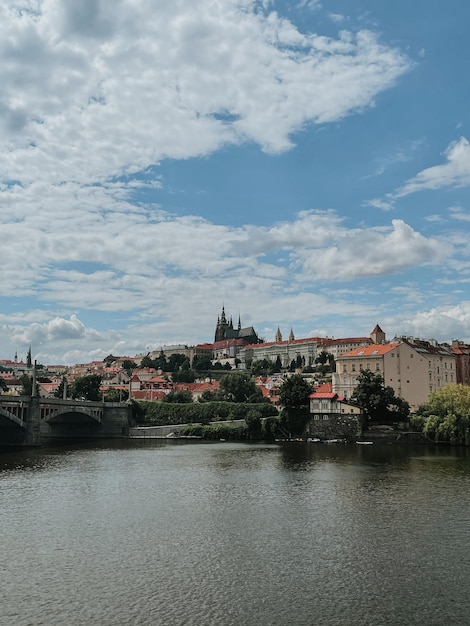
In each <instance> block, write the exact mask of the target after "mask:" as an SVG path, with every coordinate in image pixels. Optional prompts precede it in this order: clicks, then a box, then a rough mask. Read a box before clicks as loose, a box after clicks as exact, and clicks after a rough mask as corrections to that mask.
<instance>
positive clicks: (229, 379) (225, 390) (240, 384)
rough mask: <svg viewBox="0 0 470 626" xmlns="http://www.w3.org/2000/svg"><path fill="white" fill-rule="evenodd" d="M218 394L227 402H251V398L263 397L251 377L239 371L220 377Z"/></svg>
mask: <svg viewBox="0 0 470 626" xmlns="http://www.w3.org/2000/svg"><path fill="white" fill-rule="evenodd" d="M220 394H221V395H222V397H223V399H224V400H226V401H229V402H253V398H259V396H260V395H261V398H262V397H263V396H262V393H261V390H260V389H258V387H257V386H256V385H255V381H254V380H253V379H252V378H251V376H250V375H249V374H247V373H246V372H239V371H235V372H233V373H231V374H225V375H224V376H222V378H221V379H220ZM255 401H256V400H255Z"/></svg>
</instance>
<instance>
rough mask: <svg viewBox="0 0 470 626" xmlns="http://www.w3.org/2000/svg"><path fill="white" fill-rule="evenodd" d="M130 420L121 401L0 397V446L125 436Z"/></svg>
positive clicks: (35, 444) (128, 410)
mask: <svg viewBox="0 0 470 626" xmlns="http://www.w3.org/2000/svg"><path fill="white" fill-rule="evenodd" d="M130 422H131V408H130V406H129V405H128V404H124V403H119V402H88V401H78V400H70V399H66V400H60V399H55V398H40V397H39V396H33V397H28V396H8V395H2V396H0V447H2V446H40V445H44V444H47V443H52V442H54V441H59V440H69V441H73V440H75V441H77V440H83V439H98V438H107V439H109V438H113V437H127V436H128V434H129V425H130Z"/></svg>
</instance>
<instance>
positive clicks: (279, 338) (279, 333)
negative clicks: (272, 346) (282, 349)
mask: <svg viewBox="0 0 470 626" xmlns="http://www.w3.org/2000/svg"><path fill="white" fill-rule="evenodd" d="M274 341H275V342H276V343H281V341H282V334H281V329H280V328H279V326H278V327H277V331H276V336H275V337H274Z"/></svg>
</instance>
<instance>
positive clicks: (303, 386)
mask: <svg viewBox="0 0 470 626" xmlns="http://www.w3.org/2000/svg"><path fill="white" fill-rule="evenodd" d="M311 393H312V387H311V385H310V384H309V383H308V382H307V381H306V380H305V378H303V376H301V375H300V374H294V375H293V376H289V378H287V379H286V380H285V381H284V382H283V383H282V385H281V386H280V388H279V398H280V400H281V404H282V406H283V407H284V408H283V411H282V414H281V423H282V424H283V425H284V426H286V428H287V429H288V430H289V432H290V433H291V434H295V435H301V434H302V433H303V431H304V429H305V425H306V423H307V421H308V419H309V417H310V414H309V402H310V401H309V396H310V394H311Z"/></svg>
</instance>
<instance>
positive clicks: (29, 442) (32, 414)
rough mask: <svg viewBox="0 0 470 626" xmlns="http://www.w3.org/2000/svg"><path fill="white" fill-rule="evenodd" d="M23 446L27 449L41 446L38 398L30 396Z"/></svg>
mask: <svg viewBox="0 0 470 626" xmlns="http://www.w3.org/2000/svg"><path fill="white" fill-rule="evenodd" d="M23 445H25V446H28V447H33V446H40V445H41V408H40V398H39V396H32V397H31V399H30V401H29V409H28V419H27V421H26V434H25V438H24V444H23Z"/></svg>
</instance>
